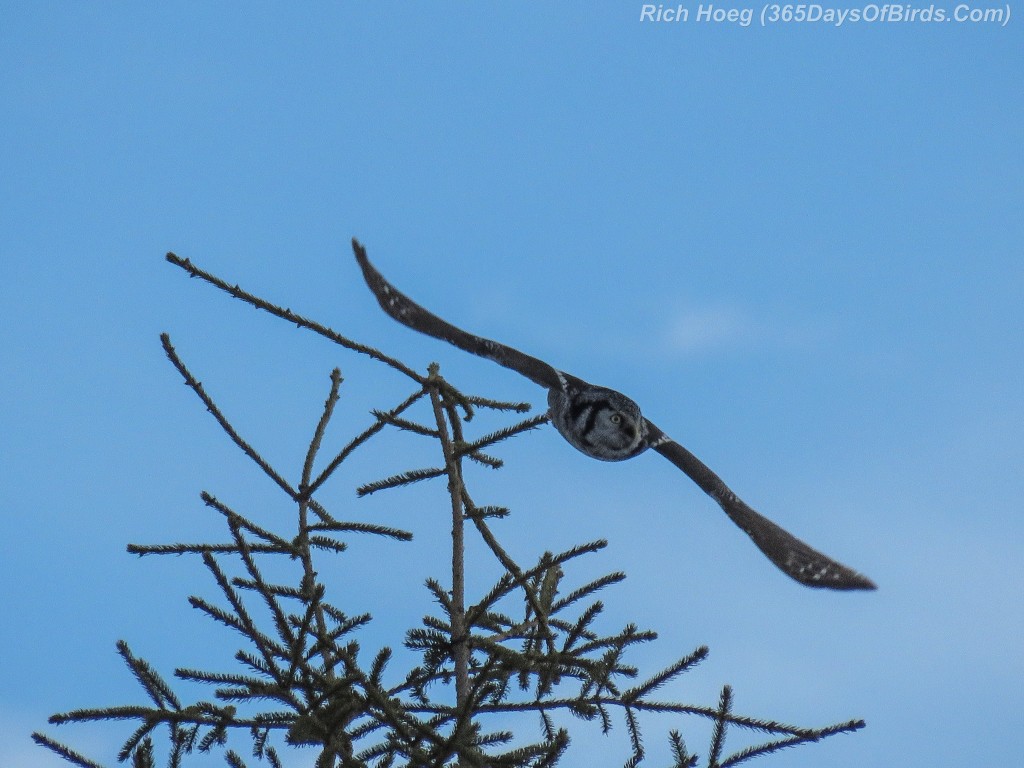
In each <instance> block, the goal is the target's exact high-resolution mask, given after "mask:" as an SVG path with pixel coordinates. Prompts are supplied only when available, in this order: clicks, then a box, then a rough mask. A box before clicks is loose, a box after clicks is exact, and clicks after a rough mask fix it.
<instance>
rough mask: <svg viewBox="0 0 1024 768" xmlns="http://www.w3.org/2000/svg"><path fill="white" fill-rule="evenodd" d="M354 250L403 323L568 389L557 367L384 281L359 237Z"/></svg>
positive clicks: (382, 300) (384, 305) (387, 307)
mask: <svg viewBox="0 0 1024 768" xmlns="http://www.w3.org/2000/svg"><path fill="white" fill-rule="evenodd" d="M352 250H353V251H355V254H356V261H358V262H359V267H360V269H362V270H363V278H364V279H365V280H366V284H367V285H368V286H370V290H371V291H373V295H374V296H375V297H376V298H377V302H378V303H379V304H380V306H381V309H383V310H384V311H385V312H386V313H387V314H388V315H390V316H391V317H393V318H394V319H395V320H397V321H398V322H400V323H401V324H402V325H407V326H408V327H410V328H412V329H413V330H415V331H419V332H420V333H425V334H427V336H433V337H434V338H435V339H440V340H441V341H447V342H448V343H449V344H454V345H455V346H456V347H458V348H459V349H461V350H464V351H466V352H469V353H470V354H473V355H479V356H480V357H486V358H487V359H488V360H493V361H494V362H496V363H497V364H498V365H503V366H505V367H506V368H509V369H511V370H513V371H515V372H516V373H520V374H522V375H523V376H525V377H526V378H528V379H529V380H530V381H532V382H533V383H535V384H539V385H540V386H542V387H544V388H546V389H564V388H565V385H566V378H567V376H566V374H563V373H561V372H560V371H557V370H555V369H554V368H552V367H551V366H550V365H548V364H547V363H545V362H544V361H543V360H538V359H537V358H536V357H532V356H531V355H527V354H524V353H522V352H520V351H519V350H518V349H514V348H512V347H509V346H506V345H505V344H499V343H498V342H496V341H491V340H490V339H484V338H481V337H480V336H474V335H473V334H472V333H466V332H465V331H464V330H462V329H461V328H456V327H455V326H454V325H452V324H451V323H448V322H446V321H444V320H442V319H441V318H440V317H438V316H437V315H435V314H434V313H433V312H429V311H428V310H426V309H424V308H423V307H421V306H420V305H419V304H417V303H416V302H415V301H413V300H412V299H410V298H409V297H408V296H406V295H405V294H404V293H402V292H401V291H399V290H398V289H397V288H395V286H393V285H392V284H391V283H389V282H388V281H387V280H385V279H384V276H383V275H382V274H381V273H380V272H378V271H377V268H376V267H374V266H373V264H372V263H370V260H369V259H368V258H367V256H366V249H365V248H363V246H362V245H361V244H360V243H359V241H358V240H355V239H353V240H352ZM569 378H571V377H569Z"/></svg>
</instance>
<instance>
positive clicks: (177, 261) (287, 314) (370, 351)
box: [167, 253, 425, 384]
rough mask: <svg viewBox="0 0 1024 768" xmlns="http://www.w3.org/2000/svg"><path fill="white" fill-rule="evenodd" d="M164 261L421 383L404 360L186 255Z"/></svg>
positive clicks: (422, 379) (235, 296)
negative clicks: (252, 290) (251, 290)
mask: <svg viewBox="0 0 1024 768" xmlns="http://www.w3.org/2000/svg"><path fill="white" fill-rule="evenodd" d="M167 261H169V262H170V263H171V264H173V265H174V266H176V267H181V268H182V269H184V270H185V271H186V272H188V274H189V277H198V278H200V279H202V280H205V281H206V282H208V283H209V284H210V285H213V286H215V287H217V288H220V289H221V290H222V291H225V292H226V293H228V294H230V295H231V296H233V297H234V298H236V299H240V300H241V301H244V302H245V303H246V304H250V305H252V306H254V307H256V308H257V309H262V310H263V311H264V312H269V313H270V314H272V315H275V316H277V317H280V318H282V319H284V320H287V321H288V322H290V323H295V325H296V326H298V327H299V328H307V329H308V330H311V331H313V332H314V333H318V334H320V335H321V336H323V337H324V338H325V339H329V340H330V341H333V342H334V343H335V344H338V345H339V346H342V347H345V349H350V350H352V351H353V352H358V353H359V354H362V355H366V356H367V357H370V358H372V359H374V360H377V361H379V362H382V363H384V364H385V365H388V366H390V367H392V368H394V369H395V370H396V371H399V372H400V373H403V374H405V375H406V376H408V377H409V378H410V379H412V380H413V381H415V382H417V383H418V384H424V383H425V379H424V377H422V376H420V375H419V374H418V373H416V372H415V371H414V370H412V369H411V368H409V367H408V366H407V365H405V364H404V363H401V362H399V361H398V360H395V359H394V358H392V357H389V356H387V355H385V354H384V353H383V352H380V351H379V350H376V349H374V348H373V347H370V346H368V345H366V344H360V343H358V342H355V341H352V340H350V339H347V338H345V337H344V336H342V335H341V334H340V333H338V332H337V331H333V330H331V329H330V328H328V327H327V326H324V325H321V324H320V323H317V322H315V321H313V320H309V319H308V318H305V317H303V316H302V315H299V314H296V313H295V312H292V311H291V310H290V309H284V308H282V307H279V306H277V305H275V304H271V303H270V302H269V301H266V300H265V299H261V298H259V297H258V296H254V295H253V294H251V293H249V292H248V291H244V290H242V289H241V288H240V287H239V286H238V285H237V284H236V285H229V284H228V283H227V282H225V281H224V280H221V279H220V278H219V277H216V276H214V275H212V274H211V273H209V272H206V271H205V270H202V269H200V268H199V267H197V266H196V265H194V264H193V263H192V262H191V261H190V260H189V259H183V258H181V257H180V256H178V255H176V254H174V253H168V254H167Z"/></svg>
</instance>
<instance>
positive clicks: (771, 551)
mask: <svg viewBox="0 0 1024 768" xmlns="http://www.w3.org/2000/svg"><path fill="white" fill-rule="evenodd" d="M647 430H648V440H649V441H650V446H651V447H652V448H654V450H656V451H657V452H658V453H660V454H661V455H662V456H664V457H665V458H666V459H668V460H669V461H671V462H672V463H673V464H675V465H676V466H677V467H679V468H680V469H681V470H683V472H685V473H686V474H687V475H688V476H689V477H690V479H691V480H693V482H695V483H696V484H697V485H698V486H700V488H701V490H702V491H704V493H706V494H707V495H708V496H710V497H711V498H712V499H714V500H715V501H716V502H718V505H719V506H720V507H721V508H722V509H723V510H724V511H725V514H727V515H728V516H729V519H730V520H732V521H733V522H734V523H736V525H738V526H739V527H740V528H741V529H742V530H743V531H744V532H745V533H746V534H747V535H748V536H749V537H750V538H751V539H752V540H753V542H754V544H756V545H757V548H758V549H760V550H761V551H762V552H763V553H764V554H765V556H766V557H767V558H768V559H769V560H771V561H772V562H773V563H775V565H777V566H778V567H779V568H780V569H781V570H782V571H783V572H784V573H786V574H788V575H789V576H791V577H793V578H794V579H796V580H797V581H799V582H800V583H801V584H805V585H807V586H808V587H825V588H828V589H875V588H876V587H875V584H874V582H872V581H871V579H869V578H867V577H866V576H864V575H863V574H860V573H857V571H855V570H853V569H852V568H847V567H846V566H845V565H842V564H841V563H837V562H836V561H835V560H833V559H831V558H830V557H826V556H825V555H823V554H822V553H821V552H818V551H817V550H816V549H812V548H811V547H810V546H808V545H807V544H805V543H804V542H802V541H800V539H798V538H796V536H793V535H792V534H791V533H788V532H787V531H785V530H783V529H782V528H780V527H779V526H778V525H776V524H775V523H773V522H772V521H771V520H769V519H768V518H767V517H765V516H764V515H761V514H759V513H758V512H756V511H754V510H753V509H751V508H750V507H749V506H748V505H747V504H746V503H745V502H744V501H743V500H742V499H741V498H739V497H738V496H737V495H736V494H735V493H733V492H732V490H731V489H730V488H729V486H727V485H726V484H725V483H724V482H722V478H720V477H719V476H718V475H716V474H715V473H714V472H712V471H711V470H710V469H709V468H708V467H707V465H705V464H704V462H702V461H701V460H700V459H698V458H697V457H696V456H694V455H693V454H692V453H690V452H689V451H688V450H686V448H684V447H683V446H681V445H680V444H679V443H677V442H676V441H675V440H673V439H671V438H670V437H668V435H666V434H665V433H664V432H662V431H661V430H660V429H658V427H656V426H655V425H654V424H652V423H651V422H650V421H649V420H648V421H647Z"/></svg>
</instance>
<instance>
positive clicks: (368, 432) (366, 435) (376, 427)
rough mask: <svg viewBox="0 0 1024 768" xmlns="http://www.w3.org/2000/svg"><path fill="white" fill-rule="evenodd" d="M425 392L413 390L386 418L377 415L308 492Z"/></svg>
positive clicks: (387, 413) (321, 482) (317, 486)
mask: <svg viewBox="0 0 1024 768" xmlns="http://www.w3.org/2000/svg"><path fill="white" fill-rule="evenodd" d="M425 394H426V389H420V390H418V391H416V392H413V393H412V394H411V395H409V397H407V398H406V399H405V400H403V401H402V402H401V403H399V404H398V405H396V406H395V407H394V408H392V409H391V410H390V411H385V412H384V416H385V418H383V419H382V418H381V417H380V416H377V419H376V421H374V423H373V424H371V425H370V426H369V427H367V428H366V429H364V430H363V431H362V432H361V433H359V434H358V435H356V436H355V437H354V438H353V439H352V441H351V442H349V443H348V445H346V446H345V447H344V448H342V449H341V451H339V452H338V454H337V455H336V456H335V457H334V458H333V459H331V461H330V463H329V464H328V465H327V466H326V467H324V469H323V471H322V472H321V473H320V474H319V475H317V478H316V480H314V481H313V482H312V483H310V484H309V487H308V489H307V494H308V495H310V496H312V494H314V493H316V491H317V489H318V488H320V486H322V485H323V484H324V483H325V482H326V481H327V478H329V477H330V476H331V475H332V474H334V471H335V470H336V469H337V468H338V467H339V466H341V463H342V462H343V461H345V459H347V458H348V457H349V456H351V455H352V452H353V451H354V450H356V448H358V447H359V446H361V445H363V444H364V443H365V442H366V441H367V440H369V439H370V438H371V437H373V436H374V435H376V434H377V433H378V432H380V431H381V430H382V429H383V428H384V427H385V426H386V425H387V419H393V418H396V417H397V416H398V414H400V413H403V412H405V411H406V410H408V409H409V408H410V407H411V406H412V405H413V404H414V403H416V402H417V401H418V400H419V399H420V398H421V397H423V396H424V395H425Z"/></svg>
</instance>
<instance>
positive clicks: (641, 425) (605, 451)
mask: <svg viewBox="0 0 1024 768" xmlns="http://www.w3.org/2000/svg"><path fill="white" fill-rule="evenodd" d="M580 384H581V385H582V384H583V382H580ZM548 416H549V417H550V419H551V423H552V424H553V425H554V427H555V429H557V430H558V433H559V434H560V435H561V436H562V437H564V438H565V439H566V441H567V442H568V443H569V444H570V445H571V446H573V447H574V448H576V449H578V450H580V451H582V452H583V453H585V454H587V456H590V457H592V458H595V459H601V460H602V461H623V460H625V459H631V458H633V457H634V456H637V455H639V454H641V453H643V452H644V451H645V450H647V447H648V442H647V423H646V421H645V420H644V417H643V415H641V413H640V406H638V405H637V404H636V403H635V402H633V401H632V400H630V399H629V398H628V397H626V396H625V395H623V394H622V393H621V392H616V391H615V390H614V389H606V388H605V387H597V386H594V385H593V384H586V385H585V386H579V385H577V384H576V382H575V381H572V382H567V383H566V385H565V386H564V387H562V388H552V389H550V390H548Z"/></svg>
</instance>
